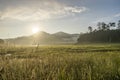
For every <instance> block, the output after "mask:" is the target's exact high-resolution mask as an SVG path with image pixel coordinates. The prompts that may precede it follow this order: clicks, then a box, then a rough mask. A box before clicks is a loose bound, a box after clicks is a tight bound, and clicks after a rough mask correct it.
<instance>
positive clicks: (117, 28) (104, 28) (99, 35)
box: [78, 20, 120, 43]
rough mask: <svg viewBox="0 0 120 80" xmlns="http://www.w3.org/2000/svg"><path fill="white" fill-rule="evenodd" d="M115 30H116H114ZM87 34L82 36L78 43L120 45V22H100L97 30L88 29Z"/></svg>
mask: <svg viewBox="0 0 120 80" xmlns="http://www.w3.org/2000/svg"><path fill="white" fill-rule="evenodd" d="M113 28H114V29H113ZM88 31H89V32H87V33H84V34H80V37H79V38H78V43H83V42H89V43H91V42H92V43H97V42H102V43H111V42H112V43H118V42H120V20H119V21H118V22H117V23H116V22H109V23H108V24H107V23H105V22H98V23H97V29H94V30H93V27H91V26H89V27H88Z"/></svg>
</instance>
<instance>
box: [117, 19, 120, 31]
mask: <svg viewBox="0 0 120 80" xmlns="http://www.w3.org/2000/svg"><path fill="white" fill-rule="evenodd" d="M117 28H118V29H120V20H119V21H118V27H117Z"/></svg>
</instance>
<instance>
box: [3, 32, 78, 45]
mask: <svg viewBox="0 0 120 80" xmlns="http://www.w3.org/2000/svg"><path fill="white" fill-rule="evenodd" d="M78 37H79V34H69V33H65V32H57V33H54V34H50V33H47V32H44V31H41V32H38V33H36V34H33V35H30V36H22V37H17V38H12V39H6V40H5V41H6V42H9V43H12V44H18V45H37V44H40V45H49V44H73V43H76V42H77V39H78Z"/></svg>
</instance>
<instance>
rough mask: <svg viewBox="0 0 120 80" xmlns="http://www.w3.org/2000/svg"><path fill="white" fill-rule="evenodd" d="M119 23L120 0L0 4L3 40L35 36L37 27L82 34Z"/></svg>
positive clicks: (22, 0)
mask: <svg viewBox="0 0 120 80" xmlns="http://www.w3.org/2000/svg"><path fill="white" fill-rule="evenodd" d="M119 19H120V0H0V38H8V37H17V36H22V35H31V34H32V28H33V27H37V26H39V27H40V30H41V31H46V32H49V33H55V32H58V31H64V32H68V33H80V32H86V31H87V27H88V26H89V25H95V24H96V23H97V22H99V21H104V22H109V21H117V20H119Z"/></svg>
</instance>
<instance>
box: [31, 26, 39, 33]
mask: <svg viewBox="0 0 120 80" xmlns="http://www.w3.org/2000/svg"><path fill="white" fill-rule="evenodd" d="M39 31H40V29H39V27H33V28H32V32H33V33H37V32H39Z"/></svg>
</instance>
